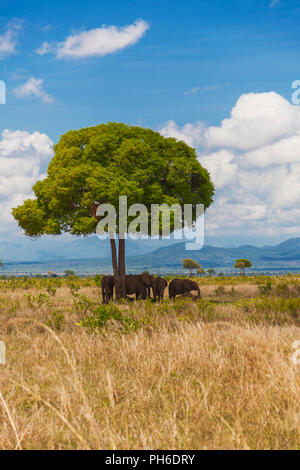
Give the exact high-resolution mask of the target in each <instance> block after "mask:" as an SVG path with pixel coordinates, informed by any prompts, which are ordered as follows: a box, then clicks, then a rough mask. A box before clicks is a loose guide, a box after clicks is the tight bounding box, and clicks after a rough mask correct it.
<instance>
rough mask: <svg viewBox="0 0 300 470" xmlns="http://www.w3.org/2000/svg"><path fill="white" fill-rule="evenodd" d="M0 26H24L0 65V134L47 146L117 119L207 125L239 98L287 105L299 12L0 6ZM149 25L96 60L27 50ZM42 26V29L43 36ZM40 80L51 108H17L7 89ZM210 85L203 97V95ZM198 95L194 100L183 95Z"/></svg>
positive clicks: (282, 8)
mask: <svg viewBox="0 0 300 470" xmlns="http://www.w3.org/2000/svg"><path fill="white" fill-rule="evenodd" d="M1 15H2V17H1V23H0V24H1V27H2V29H5V26H6V24H7V23H8V22H9V21H11V20H12V18H20V19H22V20H24V24H23V26H22V31H21V33H20V35H19V39H18V40H19V44H18V46H17V53H16V54H14V55H12V56H10V57H8V58H6V59H5V60H2V61H1V62H0V67H1V69H0V70H1V72H0V75H1V79H2V80H5V81H6V83H7V88H8V98H7V105H6V107H5V108H3V109H1V114H0V128H2V129H3V128H6V127H8V128H11V129H24V130H28V131H34V130H36V129H39V130H40V131H41V132H46V133H47V134H48V135H49V136H50V138H51V139H53V140H54V141H56V140H57V139H58V138H59V136H60V135H61V133H63V132H65V131H67V130H68V129H70V128H79V127H82V126H87V125H93V124H96V123H98V122H106V121H109V120H112V121H125V122H129V123H142V125H144V126H149V127H156V126H157V125H158V124H160V123H161V122H164V121H167V120H169V119H174V120H175V121H176V122H178V123H179V124H184V123H185V122H190V121H196V120H199V119H201V120H204V121H206V122H207V123H208V124H217V123H218V122H220V120H221V119H223V118H224V117H226V116H227V115H228V113H229V112H230V109H231V108H232V106H233V104H234V102H235V101H236V100H237V99H238V97H239V96H240V95H241V94H242V93H247V92H249V91H256V92H259V91H269V90H275V91H277V92H278V93H280V94H281V95H283V96H285V97H287V98H289V97H290V94H291V90H290V86H291V81H292V80H294V79H296V78H297V76H298V75H297V74H298V69H299V66H298V63H299V62H298V58H299V48H300V37H299V20H300V5H299V2H297V1H295V0H294V1H288V0H283V1H282V2H281V4H278V5H277V6H276V7H274V8H271V7H270V1H268V0H258V1H254V0H233V1H232V0H227V1H226V2H224V1H221V0H219V1H216V0H214V1H211V0H205V1H203V0H202V1H201V0H200V1H199V0H196V1H194V0H189V1H187V2H182V1H177V0H172V1H161V0H159V1H155V0H152V1H140V0H139V1H124V0H123V1H121V0H119V1H116V0H114V1H103V0H101V1H94V0H92V1H91V0H87V1H85V2H82V1H76V0H75V1H74V0H72V1H70V0H69V1H68V0H67V1H64V2H61V1H52V2H34V1H26V2H21V1H11V0H10V1H2V2H1ZM140 18H141V19H143V20H145V21H147V22H148V23H149V25H150V28H149V30H148V31H147V32H146V34H145V36H144V37H143V38H141V40H140V41H139V42H138V43H136V44H135V45H133V46H129V47H128V48H124V49H123V50H122V51H120V52H116V53H114V54H109V55H107V56H105V57H90V58H86V59H80V60H62V59H56V58H55V57H53V56H51V55H50V56H43V57H41V56H39V55H37V54H35V53H34V51H35V50H36V49H37V48H38V47H39V46H40V44H41V43H42V42H43V41H63V40H64V39H65V38H66V36H68V35H70V34H71V32H72V31H81V30H83V29H87V30H89V29H92V28H97V27H100V26H101V25H103V24H106V25H116V26H123V25H129V24H132V23H133V22H134V21H135V20H137V19H140ZM45 27H46V28H47V27H49V28H50V29H47V30H46V31H41V29H43V28H45ZM32 76H33V77H38V78H39V77H41V78H43V79H44V88H45V90H46V91H47V93H49V94H50V95H51V96H53V97H54V98H55V102H54V103H52V104H49V105H47V106H45V105H44V104H43V103H40V102H39V101H38V100H36V99H35V100H26V101H25V102H24V101H21V100H18V99H17V98H16V97H15V96H14V95H13V94H12V89H13V88H14V87H15V86H17V85H18V84H21V83H23V82H25V81H26V80H28V79H29V78H30V77H32ZM214 86H219V87H220V88H218V89H212V90H208V89H205V88H206V87H214ZM193 87H199V92H198V93H197V94H196V95H184V92H185V90H188V89H191V88H193Z"/></svg>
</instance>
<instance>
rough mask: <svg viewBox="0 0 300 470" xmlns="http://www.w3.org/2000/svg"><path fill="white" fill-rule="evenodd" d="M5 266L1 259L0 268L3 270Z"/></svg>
mask: <svg viewBox="0 0 300 470" xmlns="http://www.w3.org/2000/svg"><path fill="white" fill-rule="evenodd" d="M3 266H4V265H3V262H2V260H1V259H0V268H3Z"/></svg>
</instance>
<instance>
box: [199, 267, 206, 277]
mask: <svg viewBox="0 0 300 470" xmlns="http://www.w3.org/2000/svg"><path fill="white" fill-rule="evenodd" d="M197 274H199V276H204V274H205V269H204V268H199V269H197Z"/></svg>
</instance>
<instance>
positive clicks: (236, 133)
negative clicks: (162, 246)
mask: <svg viewBox="0 0 300 470" xmlns="http://www.w3.org/2000/svg"><path fill="white" fill-rule="evenodd" d="M159 130H160V132H161V133H162V135H164V136H166V137H171V136H173V137H175V138H177V139H179V140H184V141H185V142H186V143H187V144H189V145H192V146H194V147H196V148H197V151H198V155H199V161H200V162H201V164H202V165H203V166H204V167H205V168H207V169H208V171H209V172H210V174H211V177H212V180H213V182H214V184H215V187H216V195H215V202H214V204H213V205H212V206H211V207H210V208H209V209H208V211H207V215H206V228H207V232H208V234H210V235H221V234H224V235H230V234H239V235H242V234H243V231H245V233H246V234H247V235H251V234H252V235H254V236H256V235H270V236H272V235H274V234H276V235H278V234H279V233H285V234H296V233H298V234H299V232H300V219H299V215H300V209H299V208H300V184H299V181H300V107H299V106H293V105H292V104H291V103H289V102H288V101H287V100H285V99H284V98H283V97H282V96H280V95H279V94H277V93H275V92H268V93H248V94H244V95H242V96H241V97H240V98H239V99H238V101H237V102H236V104H235V105H234V107H233V109H232V111H231V113H230V117H229V118H227V119H224V120H223V121H222V122H221V124H220V125H219V126H210V127H205V126H204V124H203V123H202V122H201V121H198V122H196V123H189V124H185V125H184V126H182V127H180V126H178V125H177V124H176V123H175V122H174V121H169V122H167V123H166V124H165V125H163V126H161V127H160V129H159Z"/></svg>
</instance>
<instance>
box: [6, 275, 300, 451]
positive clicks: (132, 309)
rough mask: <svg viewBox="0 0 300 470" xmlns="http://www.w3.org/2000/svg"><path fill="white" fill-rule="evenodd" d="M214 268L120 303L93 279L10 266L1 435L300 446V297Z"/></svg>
mask: <svg viewBox="0 0 300 470" xmlns="http://www.w3.org/2000/svg"><path fill="white" fill-rule="evenodd" d="M215 281H216V282H215V283H213V282H212V280H211V279H209V282H207V283H206V282H203V283H202V280H200V284H202V296H203V300H201V301H197V302H192V301H189V300H188V299H178V300H176V301H175V302H170V301H169V300H167V299H166V300H165V301H164V302H163V303H161V304H153V303H151V302H150V301H145V302H143V301H141V302H133V303H131V302H129V303H128V302H120V303H119V304H118V305H116V307H113V308H112V306H109V308H111V312H114V314H113V315H111V317H109V312H110V310H105V309H104V310H103V309H102V308H101V309H98V305H99V303H100V292H99V287H98V286H97V283H96V282H95V281H94V280H93V279H83V280H79V279H76V278H73V279H68V280H61V279H58V280H56V279H53V280H52V279H50V280H44V279H39V280H31V279H28V280H26V279H25V280H18V279H17V280H14V281H9V280H1V281H0V289H1V290H0V339H2V340H5V342H6V348H7V364H6V365H5V366H0V422H1V426H0V448H1V449H15V448H16V449H20V448H22V449H85V448H86V449H296V448H299V446H300V426H299V416H300V400H299V395H300V394H299V392H300V366H299V365H296V364H294V363H293V362H292V360H291V357H292V353H293V350H292V343H293V341H294V340H295V339H300V330H299V311H300V307H299V299H298V298H297V297H291V296H288V297H286V296H280V292H279V291H274V292H273V291H272V292H271V293H269V294H268V295H266V294H263V293H261V292H260V290H259V288H258V286H259V285H262V284H264V283H265V279H260V280H259V279H256V281H255V282H253V280H251V281H250V280H249V279H248V280H245V279H242V281H241V282H240V283H236V282H234V283H232V284H230V281H229V280H228V279H227V282H226V283H225V282H224V283H221V282H219V279H216V280H215ZM282 281H283V280H282V279H281V280H280V281H279V280H278V283H280V282H281V283H282ZM286 282H287V280H286ZM293 282H294V284H295V285H296V284H297V282H298V279H297V278H295V279H294V280H293V279H292V280H291V279H290V278H289V279H288V283H289V285H290V284H291V283H292V284H293ZM276 283H277V280H276V279H275V280H273V285H274V286H276ZM292 284H291V287H293V285H292ZM220 285H221V286H222V287H223V286H224V288H223V289H219V286H220ZM294 295H296V294H294ZM112 305H115V304H112ZM120 312H121V313H120ZM87 318H89V319H90V320H86V319H87ZM130 319H131V320H132V321H129V320H130ZM125 320H126V321H125ZM124 321H125V323H124ZM85 322H87V323H85ZM124 324H125V326H126V328H124ZM95 325H96V327H94V326H95ZM130 325H134V328H131V326H130Z"/></svg>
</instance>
